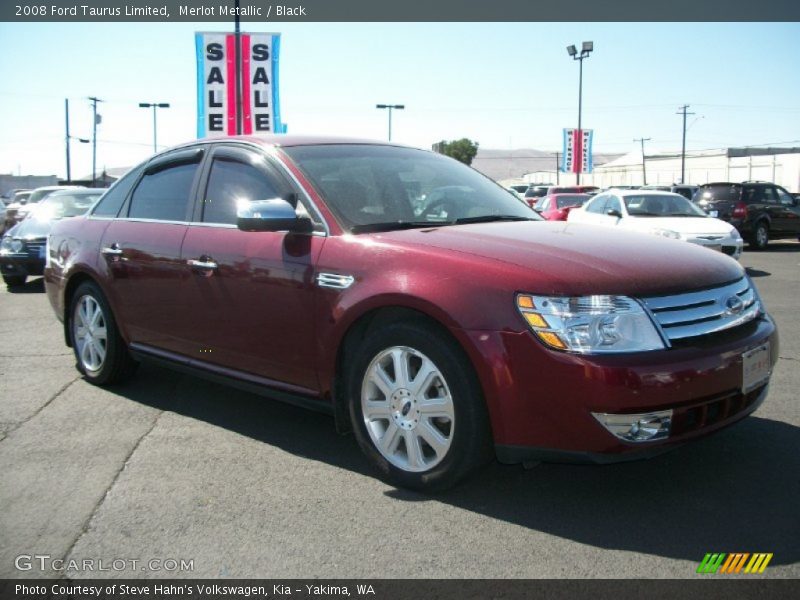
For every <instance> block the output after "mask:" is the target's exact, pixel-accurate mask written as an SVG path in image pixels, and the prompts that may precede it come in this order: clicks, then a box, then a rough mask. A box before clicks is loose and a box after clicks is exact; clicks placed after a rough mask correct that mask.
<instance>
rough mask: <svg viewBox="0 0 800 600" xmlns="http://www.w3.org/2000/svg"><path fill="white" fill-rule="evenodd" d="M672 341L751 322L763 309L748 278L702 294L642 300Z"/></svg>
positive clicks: (703, 291) (701, 292)
mask: <svg viewBox="0 0 800 600" xmlns="http://www.w3.org/2000/svg"><path fill="white" fill-rule="evenodd" d="M642 302H644V304H645V306H646V307H647V308H648V309H650V311H651V312H652V314H653V316H654V317H655V319H656V321H657V322H658V324H659V325H660V326H661V329H662V330H663V332H664V335H665V336H666V337H667V339H669V340H670V341H674V340H681V339H684V338H691V337H697V336H700V335H706V334H709V333H714V332H717V331H722V330H724V329H730V328H731V327H736V326H738V325H742V324H744V323H747V322H748V321H752V320H753V319H755V318H756V317H757V316H758V313H759V311H760V309H761V307H760V306H759V302H758V296H757V295H756V293H755V290H754V289H753V287H752V284H751V283H750V280H749V279H748V278H747V277H742V278H741V279H739V280H737V281H734V282H733V283H729V284H726V285H724V286H721V287H716V288H710V289H707V290H702V291H699V292H689V293H686V294H675V295H672V296H655V297H651V298H642Z"/></svg>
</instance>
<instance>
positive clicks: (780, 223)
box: [772, 186, 800, 237]
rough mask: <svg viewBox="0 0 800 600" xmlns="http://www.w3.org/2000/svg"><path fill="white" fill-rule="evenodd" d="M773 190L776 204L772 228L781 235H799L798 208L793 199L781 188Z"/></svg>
mask: <svg viewBox="0 0 800 600" xmlns="http://www.w3.org/2000/svg"><path fill="white" fill-rule="evenodd" d="M774 190H775V197H776V199H777V204H776V207H775V216H774V217H773V218H772V223H773V226H774V227H775V229H776V230H778V231H780V232H781V235H785V236H787V237H789V236H791V237H794V236H796V235H800V207H798V206H796V204H795V200H794V198H792V196H791V195H790V194H789V192H787V191H786V190H785V189H783V188H782V187H778V186H775V187H774Z"/></svg>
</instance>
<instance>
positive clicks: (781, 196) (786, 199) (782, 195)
mask: <svg viewBox="0 0 800 600" xmlns="http://www.w3.org/2000/svg"><path fill="white" fill-rule="evenodd" d="M777 190H778V201H779V202H780V203H781V204H783V205H784V206H794V199H793V198H792V197H791V196H790V195H789V193H788V192H787V191H786V190H784V189H783V188H777Z"/></svg>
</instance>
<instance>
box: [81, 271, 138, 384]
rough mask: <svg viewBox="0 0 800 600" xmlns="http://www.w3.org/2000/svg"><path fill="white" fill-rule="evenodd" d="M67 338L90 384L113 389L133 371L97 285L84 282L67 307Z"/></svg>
mask: <svg viewBox="0 0 800 600" xmlns="http://www.w3.org/2000/svg"><path fill="white" fill-rule="evenodd" d="M70 338H71V340H72V348H73V350H74V352H75V358H76V359H77V361H78V362H77V368H78V370H79V371H80V372H81V373H83V375H84V377H85V378H86V380H87V381H88V382H89V383H92V384H94V385H100V386H104V385H112V384H114V383H120V382H122V381H124V380H125V379H127V378H128V377H130V376H131V375H132V374H133V372H134V371H135V370H136V367H137V363H136V361H134V360H133V358H132V357H131V355H130V353H129V352H128V348H127V346H126V345H125V341H124V340H123V339H122V336H121V335H120V333H119V329H118V328H117V324H116V321H115V320H114V315H113V313H112V312H111V307H110V306H109V304H108V301H107V300H106V297H105V296H104V295H103V292H102V291H100V288H99V287H98V286H97V284H95V283H93V282H88V281H87V282H84V283H82V284H80V285H79V286H78V289H76V290H75V293H74V294H73V295H72V302H71V303H70Z"/></svg>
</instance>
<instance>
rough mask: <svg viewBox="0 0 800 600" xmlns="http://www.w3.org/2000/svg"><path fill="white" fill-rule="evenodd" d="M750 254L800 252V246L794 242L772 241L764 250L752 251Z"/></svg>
mask: <svg viewBox="0 0 800 600" xmlns="http://www.w3.org/2000/svg"><path fill="white" fill-rule="evenodd" d="M750 252H767V253H769V252H800V244H798V243H797V242H796V241H794V240H777V241H772V240H770V242H769V245H768V246H767V247H766V248H764V249H763V250H755V251H753V250H750Z"/></svg>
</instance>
